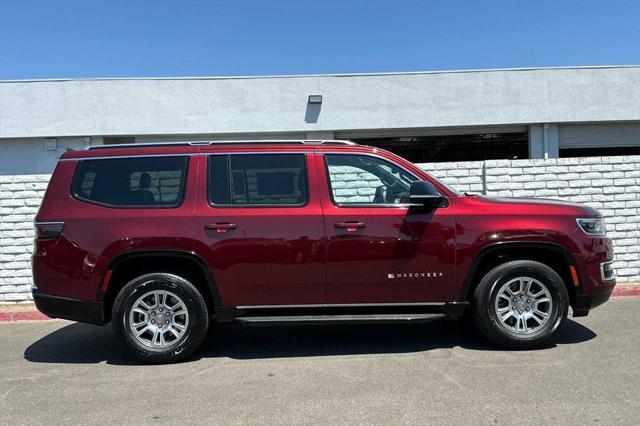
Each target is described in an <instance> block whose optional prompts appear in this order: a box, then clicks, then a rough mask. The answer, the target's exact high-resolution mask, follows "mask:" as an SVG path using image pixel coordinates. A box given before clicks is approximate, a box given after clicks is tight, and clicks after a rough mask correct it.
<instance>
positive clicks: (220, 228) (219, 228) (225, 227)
mask: <svg viewBox="0 0 640 426" xmlns="http://www.w3.org/2000/svg"><path fill="white" fill-rule="evenodd" d="M237 227H238V225H236V224H235V223H228V222H224V223H222V222H219V223H207V224H206V225H204V229H207V230H215V231H216V232H219V233H223V232H227V231H229V230H231V229H236V228H237Z"/></svg>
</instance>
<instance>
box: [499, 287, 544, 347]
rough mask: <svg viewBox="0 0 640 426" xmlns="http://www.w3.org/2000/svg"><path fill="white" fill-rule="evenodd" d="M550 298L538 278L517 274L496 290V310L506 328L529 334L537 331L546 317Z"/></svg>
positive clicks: (513, 331)
mask: <svg viewBox="0 0 640 426" xmlns="http://www.w3.org/2000/svg"><path fill="white" fill-rule="evenodd" d="M552 310H553V300H552V299H551V293H550V292H549V289H548V288H547V287H546V286H545V285H544V284H542V283H541V282H540V281H538V280H536V279H533V278H529V277H518V278H514V279H512V280H510V281H508V282H507V283H506V284H503V285H502V287H500V290H498V295H497V297H496V301H495V313H496V315H497V318H498V319H499V320H500V324H501V325H502V326H503V327H504V328H505V329H507V330H508V331H509V332H512V333H515V334H520V335H528V334H533V333H535V332H537V331H539V330H540V329H541V328H542V327H544V325H545V324H546V323H547V321H549V318H550V317H551V312H552Z"/></svg>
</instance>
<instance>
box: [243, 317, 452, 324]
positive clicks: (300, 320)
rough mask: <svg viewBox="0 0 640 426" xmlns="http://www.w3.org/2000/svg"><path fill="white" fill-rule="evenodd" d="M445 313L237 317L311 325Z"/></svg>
mask: <svg viewBox="0 0 640 426" xmlns="http://www.w3.org/2000/svg"><path fill="white" fill-rule="evenodd" d="M446 317H447V316H446V315H444V314H377V315H282V316H262V317H258V316H253V317H237V318H236V319H235V321H236V322H238V323H240V324H241V325H243V326H245V327H251V326H261V325H281V324H282V325H297V324H301V325H311V324H370V323H414V322H429V321H433V320H437V319H442V318H446Z"/></svg>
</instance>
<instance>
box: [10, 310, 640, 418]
mask: <svg viewBox="0 0 640 426" xmlns="http://www.w3.org/2000/svg"><path fill="white" fill-rule="evenodd" d="M639 320H640V298H621V299H613V300H611V301H609V302H607V303H606V304H605V305H604V306H602V307H600V308H598V309H595V310H594V311H592V312H591V314H590V315H589V317H586V318H576V319H575V320H573V319H569V320H568V321H567V322H566V323H565V325H564V327H563V329H562V330H561V331H560V333H559V335H558V336H557V337H556V338H555V340H554V341H553V342H552V343H551V344H550V345H549V346H548V347H547V348H545V349H541V350H534V351H503V350H497V349H495V348H494V347H492V346H491V345H490V344H488V343H486V342H485V341H484V340H483V339H482V338H481V337H479V336H478V335H477V334H476V333H475V332H474V331H473V329H472V328H470V327H469V326H468V325H467V324H465V323H464V322H455V321H448V320H438V321H435V322H431V323H428V324H415V325H402V324H398V325H357V326H356V325H348V326H347V325H342V326H324V327H320V326H307V327H299V326H296V327H268V328H267V327H261V328H241V327H238V326H225V327H218V328H216V329H213V330H212V331H211V332H210V333H209V336H208V338H207V339H206V341H205V343H204V345H203V348H202V350H200V351H199V352H198V353H197V354H196V355H195V356H194V357H193V359H192V360H190V361H188V362H184V363H181V364H176V365H164V366H150V365H138V364H136V363H133V362H131V361H130V360H129V359H128V358H127V357H126V356H125V355H124V353H123V352H122V350H121V349H120V347H119V346H118V343H117V341H116V340H115V338H114V337H113V336H112V334H111V329H110V328H101V327H96V326H90V325H84V324H76V323H72V322H68V321H62V320H55V321H38V322H13V323H0V423H1V424H8V425H14V424H32V423H47V424H63V423H64V424H104V423H113V424H123V423H127V424H135V423H140V424H147V423H154V424H165V423H178V422H180V423H187V424H196V423H197V424H203V423H207V424H225V425H226V424H247V423H249V424H345V423H357V424H381V425H382V424H384V425H394V424H443V423H444V424H458V425H459V424H515V423H518V424H541V423H542V424H552V423H553V424H638V422H639V420H638V419H640V321H639Z"/></svg>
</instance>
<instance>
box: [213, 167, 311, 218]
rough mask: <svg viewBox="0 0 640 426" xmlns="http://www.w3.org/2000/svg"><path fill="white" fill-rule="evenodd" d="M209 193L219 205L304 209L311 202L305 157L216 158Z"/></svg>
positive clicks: (214, 202)
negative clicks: (279, 206) (299, 207)
mask: <svg viewBox="0 0 640 426" xmlns="http://www.w3.org/2000/svg"><path fill="white" fill-rule="evenodd" d="M208 192H209V202H210V203H211V204H215V205H226V206H230V205H233V206H236V205H237V206H242V205H250V206H271V205H291V206H301V205H304V204H306V203H307V200H308V191H307V167H306V162H305V157H304V154H237V155H213V156H211V157H209V182H208Z"/></svg>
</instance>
